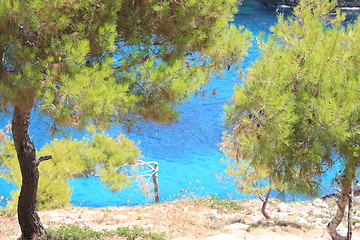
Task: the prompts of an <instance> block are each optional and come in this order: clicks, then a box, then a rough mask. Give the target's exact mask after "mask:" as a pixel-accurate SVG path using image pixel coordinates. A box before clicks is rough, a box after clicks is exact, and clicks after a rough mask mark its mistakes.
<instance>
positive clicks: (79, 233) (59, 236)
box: [42, 224, 166, 240]
mask: <svg viewBox="0 0 360 240" xmlns="http://www.w3.org/2000/svg"><path fill="white" fill-rule="evenodd" d="M48 232H49V233H48V234H47V235H46V236H45V237H43V238H42V239H43V240H84V239H86V240H101V239H104V238H105V237H106V236H121V237H124V238H126V239H128V240H135V239H137V238H146V239H152V240H165V239H166V238H165V233H161V234H158V233H153V232H145V230H144V229H142V228H139V227H137V226H134V227H132V228H130V227H121V228H117V229H116V230H112V231H110V230H103V231H100V232H98V231H95V230H93V229H91V228H89V227H79V226H76V225H73V224H69V225H64V226H61V227H59V228H58V229H55V230H53V229H50V230H48Z"/></svg>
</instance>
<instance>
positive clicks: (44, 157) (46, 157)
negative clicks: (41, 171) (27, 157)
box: [34, 155, 52, 166]
mask: <svg viewBox="0 0 360 240" xmlns="http://www.w3.org/2000/svg"><path fill="white" fill-rule="evenodd" d="M49 159H52V156H51V155H45V156H41V157H38V158H36V159H35V161H34V164H35V166H39V164H40V163H41V162H43V161H46V160H49Z"/></svg>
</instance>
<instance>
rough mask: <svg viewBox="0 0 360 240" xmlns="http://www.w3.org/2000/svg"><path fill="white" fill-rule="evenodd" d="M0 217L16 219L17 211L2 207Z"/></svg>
mask: <svg viewBox="0 0 360 240" xmlns="http://www.w3.org/2000/svg"><path fill="white" fill-rule="evenodd" d="M0 216H7V217H15V216H16V211H15V210H13V209H9V208H5V207H0Z"/></svg>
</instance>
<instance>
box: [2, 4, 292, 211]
mask: <svg viewBox="0 0 360 240" xmlns="http://www.w3.org/2000/svg"><path fill="white" fill-rule="evenodd" d="M278 12H289V9H287V8H275V7H269V6H266V5H264V4H262V3H260V2H257V1H252V0H248V1H245V2H244V4H243V6H242V7H241V8H240V9H239V12H238V14H236V16H235V19H234V23H235V24H237V25H243V26H245V27H246V28H248V29H250V30H251V31H252V32H253V33H254V35H256V34H258V33H259V32H260V31H265V32H268V29H269V27H270V26H271V25H273V24H274V23H275V22H276V15H277V13H278ZM254 45H256V44H254ZM257 57H258V53H257V49H256V47H252V48H251V49H250V50H249V56H248V57H247V58H246V61H245V62H244V63H243V64H242V67H243V68H246V67H248V66H250V64H251V62H252V61H253V60H255V59H256V58H257ZM238 81H239V77H238V75H237V72H236V69H235V68H233V67H232V68H231V69H230V70H229V71H226V72H225V73H224V75H223V77H222V78H218V79H213V80H211V81H210V83H209V85H208V86H207V87H206V88H205V90H206V92H205V95H206V96H205V97H203V96H201V95H202V94H199V95H194V96H192V97H191V99H190V100H189V101H187V102H186V103H185V104H184V105H182V106H180V107H179V111H180V112H181V118H180V120H178V121H176V122H175V123H174V124H172V125H170V126H169V125H157V124H155V123H149V122H146V123H145V122H144V123H141V126H142V128H141V130H137V131H134V132H132V133H131V134H130V135H129V137H130V138H131V139H133V140H135V141H136V142H140V147H141V150H142V153H143V160H145V161H157V162H158V163H159V185H160V197H161V200H162V201H166V200H174V199H176V198H177V197H178V194H180V191H182V190H184V192H182V193H181V195H184V194H186V195H196V196H206V195H210V194H217V196H218V197H220V198H228V199H239V198H245V197H247V196H244V195H242V194H240V193H238V192H237V191H236V189H235V187H234V185H233V184H232V182H231V180H230V179H228V178H227V177H226V176H224V174H225V173H224V170H225V168H226V163H224V162H221V161H220V159H222V158H224V155H223V154H222V153H221V152H220V151H219V143H220V141H221V135H222V131H223V130H224V129H223V128H222V115H223V114H224V110H223V104H224V103H226V102H227V101H228V100H229V99H230V98H231V96H232V92H233V90H232V86H233V85H234V84H235V83H237V82H238ZM212 89H216V93H217V95H212ZM9 121H10V117H8V116H4V115H1V119H0V128H1V129H2V128H4V127H5V125H6V124H7V123H8V122H9ZM45 123H46V118H44V117H42V116H39V115H38V114H34V115H33V117H32V122H31V126H30V135H31V138H32V139H33V140H34V141H35V145H36V147H37V148H38V149H40V148H41V147H42V146H43V145H44V144H45V143H47V142H50V141H51V139H52V138H51V137H50V136H49V135H48V134H47V133H46V124H45ZM120 131H121V129H120V128H118V127H113V128H112V129H110V130H109V134H111V135H115V134H118V133H119V132H120ZM72 133H73V134H74V136H75V137H76V138H82V136H83V135H84V134H85V133H79V132H72ZM0 186H1V188H0V196H5V198H6V197H9V196H10V191H11V190H12V189H14V187H13V185H12V184H10V183H7V182H5V181H4V180H2V179H0ZM71 186H72V187H73V194H72V197H71V203H72V204H75V205H79V206H89V207H104V206H119V205H138V204H144V203H151V202H153V199H151V198H148V197H147V196H143V194H142V193H141V190H140V188H139V186H138V184H136V183H135V184H134V186H133V187H131V188H127V189H124V190H122V191H119V192H117V193H112V192H110V191H108V190H106V189H105V187H103V186H102V185H101V183H100V180H99V179H98V178H96V177H90V178H88V179H83V178H80V179H75V180H73V181H72V182H71ZM5 204H6V201H5V200H2V202H1V203H0V205H5Z"/></svg>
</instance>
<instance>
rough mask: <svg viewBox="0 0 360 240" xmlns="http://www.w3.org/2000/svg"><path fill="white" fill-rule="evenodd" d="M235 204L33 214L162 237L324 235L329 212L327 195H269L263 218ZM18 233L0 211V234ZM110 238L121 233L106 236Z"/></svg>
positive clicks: (359, 235)
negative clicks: (320, 200)
mask: <svg viewBox="0 0 360 240" xmlns="http://www.w3.org/2000/svg"><path fill="white" fill-rule="evenodd" d="M236 203H237V204H238V205H239V206H240V208H241V209H240V210H234V209H233V208H231V206H228V205H226V204H224V205H215V204H214V202H212V201H207V200H198V201H194V200H178V201H175V202H169V203H165V204H155V205H149V206H138V207H108V208H84V207H71V208H64V209H57V210H49V211H42V212H40V213H39V214H40V217H41V220H42V222H43V224H44V225H45V226H46V227H50V228H56V227H59V226H60V225H65V224H77V225H80V226H89V227H91V228H92V229H95V230H102V229H109V230H110V229H116V228H118V227H124V226H135V225H136V226H138V227H141V228H144V229H146V230H147V231H152V232H159V233H160V232H165V233H166V236H167V239H177V240H185V239H186V240H193V239H207V240H232V239H247V240H249V239H250V240H263V239H269V240H270V239H276V240H282V239H283V240H307V239H318V240H320V239H324V240H328V239H330V238H329V236H328V234H327V232H326V228H325V226H326V223H327V222H328V221H329V219H330V218H331V216H332V214H333V213H334V211H335V204H334V200H333V199H332V200H328V201H327V202H326V205H325V206H314V203H312V202H297V203H291V204H284V203H280V202H278V201H275V200H271V202H270V204H269V206H268V212H269V214H270V215H271V216H272V217H273V219H272V220H265V219H264V217H263V216H262V215H261V213H260V212H259V210H260V206H261V202H260V201H259V200H239V201H236ZM355 218H357V215H356V214H355ZM304 219H305V220H304ZM355 222H356V221H355ZM343 227H345V226H343ZM19 236H20V231H19V226H18V222H17V219H16V216H9V215H8V214H2V216H1V217H0V239H1V240H8V239H17V238H18V237H19ZM110 239H121V238H120V237H117V238H107V239H106V240H110ZM353 239H355V240H356V239H360V229H358V228H356V227H355V229H354V234H353Z"/></svg>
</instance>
